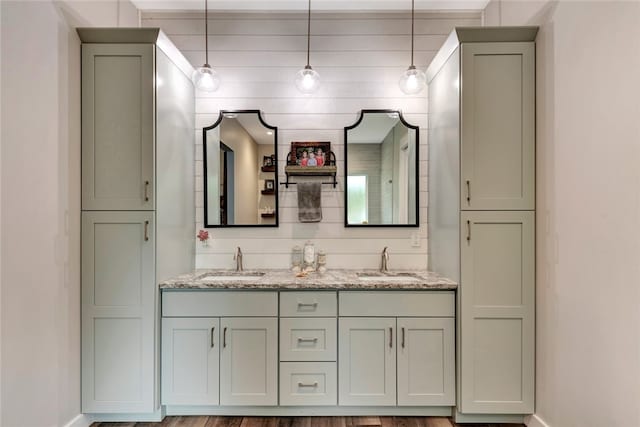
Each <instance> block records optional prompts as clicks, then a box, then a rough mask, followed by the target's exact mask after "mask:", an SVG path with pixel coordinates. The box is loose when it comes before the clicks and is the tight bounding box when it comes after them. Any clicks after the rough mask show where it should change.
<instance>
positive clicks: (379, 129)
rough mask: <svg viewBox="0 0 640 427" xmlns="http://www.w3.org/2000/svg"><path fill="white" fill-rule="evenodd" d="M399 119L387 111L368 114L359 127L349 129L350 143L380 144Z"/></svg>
mask: <svg viewBox="0 0 640 427" xmlns="http://www.w3.org/2000/svg"><path fill="white" fill-rule="evenodd" d="M399 121H400V119H398V118H397V117H394V116H393V115H389V114H386V113H373V114H366V115H365V116H364V118H363V119H362V121H361V122H360V124H359V125H358V126H357V127H355V128H354V129H350V130H349V136H348V138H349V144H380V143H381V142H382V141H383V140H384V139H385V138H386V136H387V134H388V133H389V131H390V130H391V128H392V127H394V126H395V125H396V124H397V123H398V122H399Z"/></svg>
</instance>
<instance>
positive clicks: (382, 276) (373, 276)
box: [357, 273, 420, 283]
mask: <svg viewBox="0 0 640 427" xmlns="http://www.w3.org/2000/svg"><path fill="white" fill-rule="evenodd" d="M357 275H358V279H360V280H363V281H369V282H392V283H393V282H417V281H419V280H420V278H419V277H418V276H416V275H415V274H413V273H358V274H357Z"/></svg>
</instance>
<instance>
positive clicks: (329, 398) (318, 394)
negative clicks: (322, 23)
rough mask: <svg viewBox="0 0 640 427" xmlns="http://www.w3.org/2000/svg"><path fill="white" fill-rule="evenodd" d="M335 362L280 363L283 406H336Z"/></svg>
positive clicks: (281, 402)
mask: <svg viewBox="0 0 640 427" xmlns="http://www.w3.org/2000/svg"><path fill="white" fill-rule="evenodd" d="M337 389H338V386H337V374H336V363H335V362H282V363H280V405H281V406H335V405H336V404H337V403H338V399H337Z"/></svg>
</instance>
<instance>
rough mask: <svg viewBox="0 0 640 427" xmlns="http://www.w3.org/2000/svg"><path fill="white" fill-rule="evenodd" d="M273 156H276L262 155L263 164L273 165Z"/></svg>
mask: <svg viewBox="0 0 640 427" xmlns="http://www.w3.org/2000/svg"><path fill="white" fill-rule="evenodd" d="M273 157H274V156H263V157H262V166H267V167H268V166H273V163H274V162H273V160H274V159H273Z"/></svg>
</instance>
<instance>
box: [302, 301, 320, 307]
mask: <svg viewBox="0 0 640 427" xmlns="http://www.w3.org/2000/svg"><path fill="white" fill-rule="evenodd" d="M317 306H318V303H317V302H299V303H298V307H300V308H302V307H317Z"/></svg>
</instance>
